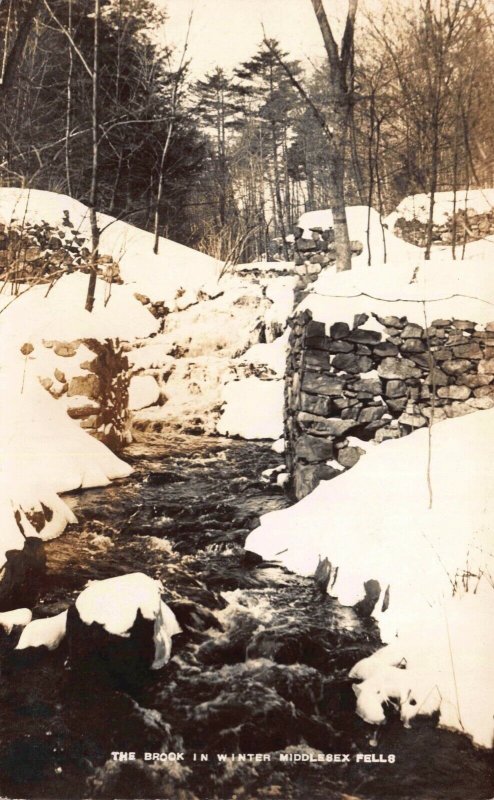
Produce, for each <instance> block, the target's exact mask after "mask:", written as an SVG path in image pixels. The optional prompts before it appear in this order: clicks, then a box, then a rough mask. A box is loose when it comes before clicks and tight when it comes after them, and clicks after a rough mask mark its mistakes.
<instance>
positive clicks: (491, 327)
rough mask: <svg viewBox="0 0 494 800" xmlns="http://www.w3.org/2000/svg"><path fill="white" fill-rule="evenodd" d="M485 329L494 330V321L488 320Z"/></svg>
mask: <svg viewBox="0 0 494 800" xmlns="http://www.w3.org/2000/svg"><path fill="white" fill-rule="evenodd" d="M485 329H486V331H494V322H488V323H487V325H486V326H485Z"/></svg>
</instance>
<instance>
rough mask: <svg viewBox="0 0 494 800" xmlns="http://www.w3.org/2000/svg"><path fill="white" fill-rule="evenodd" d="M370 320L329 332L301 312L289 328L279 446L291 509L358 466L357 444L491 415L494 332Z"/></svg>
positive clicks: (451, 324)
mask: <svg viewBox="0 0 494 800" xmlns="http://www.w3.org/2000/svg"><path fill="white" fill-rule="evenodd" d="M372 317H373V318H374V325H373V324H372V322H373V319H372ZM372 317H371V318H369V316H368V315H367V314H365V313H362V314H358V315H356V316H355V319H354V322H353V326H351V327H350V326H349V325H348V324H347V323H344V322H335V323H334V324H333V325H331V326H330V328H329V331H327V330H326V326H325V324H324V323H322V322H317V321H315V320H313V319H312V314H311V312H310V311H307V310H306V311H303V312H299V313H298V314H297V315H296V316H295V317H293V318H292V319H291V320H290V327H291V332H290V346H289V355H288V360H287V372H286V384H285V441H286V457H287V467H288V470H289V473H290V476H291V487H292V492H293V495H294V496H295V498H296V499H300V498H302V497H304V496H305V495H306V494H308V493H309V492H311V491H312V490H313V489H314V488H315V487H316V486H317V484H318V483H319V481H320V480H328V479H330V478H333V477H335V476H336V475H338V474H341V472H342V471H343V470H346V469H350V468H351V467H352V466H354V465H355V464H356V463H357V461H358V460H359V458H360V456H361V455H362V454H363V453H364V450H363V449H362V448H361V447H359V446H358V442H355V439H357V440H358V439H360V440H363V441H369V440H373V441H375V442H376V443H381V442H383V441H385V440H386V439H395V438H400V437H401V436H406V435H407V434H409V433H411V432H412V431H413V430H415V429H417V428H421V427H423V426H426V425H429V424H431V423H432V422H438V421H440V420H443V419H446V418H448V417H456V416H462V415H464V414H469V413H471V412H473V411H475V410H479V409H486V408H491V407H493V406H494V322H492V323H489V324H487V325H486V326H485V327H483V328H482V329H481V326H479V325H476V323H475V322H473V321H470V320H457V319H452V320H447V319H435V320H432V322H431V323H430V324H429V326H428V327H425V326H422V325H418V324H416V323H413V322H409V321H408V319H407V318H406V317H399V318H398V317H394V316H387V317H379V316H377V315H376V314H373V315H372ZM364 325H365V327H362V326H364ZM348 437H355V439H353V438H352V441H351V442H349V440H348Z"/></svg>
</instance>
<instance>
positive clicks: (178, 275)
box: [0, 188, 220, 565]
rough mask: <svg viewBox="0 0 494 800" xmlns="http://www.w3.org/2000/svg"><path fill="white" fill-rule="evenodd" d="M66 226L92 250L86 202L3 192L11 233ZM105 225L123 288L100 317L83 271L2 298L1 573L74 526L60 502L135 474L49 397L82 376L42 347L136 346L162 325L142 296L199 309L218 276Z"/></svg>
mask: <svg viewBox="0 0 494 800" xmlns="http://www.w3.org/2000/svg"><path fill="white" fill-rule="evenodd" d="M64 217H65V218H67V217H68V218H70V222H71V227H72V228H73V229H75V230H77V231H78V235H79V236H81V237H82V239H83V240H84V242H85V244H86V245H87V246H88V247H90V226H89V214H88V209H87V207H86V206H84V205H83V204H82V203H79V202H77V201H75V200H72V199H71V198H69V197H67V196H65V195H58V194H55V193H52V192H43V191H36V190H30V191H28V190H19V189H11V188H2V189H1V190H0V222H2V223H4V224H6V225H7V227H8V226H10V225H11V224H14V225H16V226H17V227H21V228H22V227H23V226H24V225H26V224H28V223H29V224H33V223H36V222H37V223H41V222H42V221H46V222H47V223H49V224H50V225H52V226H54V228H56V229H58V228H60V226H61V224H62V219H63V218H64ZM99 224H100V227H101V229H102V235H101V243H100V252H101V253H103V254H108V255H112V256H113V257H114V258H115V260H116V261H118V263H119V266H120V274H121V276H122V277H123V280H124V283H123V285H113V286H111V287H110V286H109V284H108V283H106V282H104V281H102V280H100V279H98V280H97V285H96V293H95V304H94V310H93V312H92V313H91V314H90V313H88V312H87V311H85V309H84V301H85V296H86V291H87V283H88V276H87V275H85V274H82V273H80V272H74V273H72V274H67V275H64V276H62V277H61V278H59V279H58V280H57V281H56V282H55V283H54V285H53V286H49V285H48V284H43V285H37V286H32V287H30V288H29V289H27V287H25V286H20V287H18V289H19V293H18V294H17V295H15V294H14V293H13V289H12V287H11V286H10V284H8V283H7V284H5V285H4V286H3V290H2V293H1V294H0V335H1V338H2V342H3V344H2V353H1V356H0V397H1V404H2V414H1V418H0V443H1V450H2V463H1V467H0V517H1V522H2V525H1V536H0V565H1V564H2V563H4V561H5V552H6V551H7V550H9V549H22V547H23V544H24V537H25V536H26V535H29V536H38V535H39V536H41V537H42V538H45V539H46V538H51V537H53V536H57V535H59V534H60V533H61V532H62V531H63V530H64V528H65V526H66V524H67V522H70V521H74V516H73V513H72V512H71V510H70V509H69V508H68V506H67V505H66V504H65V503H64V502H63V500H61V499H60V497H59V496H58V495H59V494H60V493H63V492H67V491H69V490H73V489H78V488H89V487H93V486H101V485H106V484H107V483H109V481H110V480H113V479H115V478H120V477H124V476H127V475H128V474H129V473H130V472H131V468H130V467H129V466H128V465H127V464H125V463H124V462H123V461H121V460H120V459H118V458H117V457H116V456H114V455H113V454H112V453H111V452H110V450H108V448H106V447H105V446H104V445H103V444H101V443H100V442H98V441H96V440H95V439H94V438H92V437H91V436H89V434H87V433H86V432H85V431H83V430H82V429H81V428H80V427H79V425H78V424H77V423H76V422H75V421H73V420H72V419H69V418H68V417H67V415H66V413H65V404H64V402H63V401H62V402H61V401H56V400H54V399H53V398H52V397H51V396H50V395H49V394H48V393H47V392H46V391H45V390H44V389H43V388H42V386H41V384H40V379H41V378H43V377H44V376H46V375H47V374H49V373H50V372H51V373H53V370H54V369H56V368H58V369H59V370H60V372H61V373H62V372H63V374H64V380H66V379H70V378H71V377H72V375H71V374H70V373H69V372H68V370H71V369H73V366H72V365H70V364H69V362H70V359H67V358H63V357H62V356H58V355H57V353H55V352H54V351H53V350H52V349H47V347H44V346H43V342H46V341H53V340H59V341H61V342H68V343H70V342H73V341H75V340H78V339H84V338H90V339H96V340H98V341H104V340H105V339H107V338H119V339H123V340H126V341H129V342H132V341H134V340H135V339H137V338H139V339H143V338H145V337H148V336H150V335H152V334H153V335H154V334H155V333H156V331H157V330H158V328H159V321H158V320H157V319H155V317H154V316H153V315H152V314H151V313H150V312H149V310H148V309H147V308H146V307H144V306H143V305H142V304H141V303H140V302H139V301H138V300H137V299H136V298H135V296H134V295H135V293H136V292H138V293H141V294H146V295H147V296H149V297H151V298H159V299H160V300H164V301H165V302H166V303H167V305H168V306H169V307H170V308H174V307H177V306H183V305H184V304H185V303H187V302H188V303H190V302H197V299H198V297H199V296H200V293H201V292H202V291H203V288H204V286H205V285H206V284H207V283H211V282H214V281H215V280H216V277H217V275H218V272H219V268H220V264H219V262H217V261H216V260H215V259H211V258H209V257H208V256H204V255H202V254H199V253H196V252H195V251H193V250H190V249H189V248H186V247H183V246H181V245H179V244H176V243H175V242H171V241H169V240H166V239H161V240H160V252H159V255H154V254H153V252H152V244H153V237H152V235H151V234H149V233H147V232H145V231H142V230H140V229H138V228H135V227H134V226H132V225H129V224H127V223H125V222H121V221H115V220H114V219H113V218H111V217H106V216H105V215H99ZM21 348H22V350H21ZM83 350H84V348H82V347H81V353H82V352H83ZM87 355H88V358H89V357H94V354H93V353H90V352H89V351H88V353H87ZM85 402H87V400H86V401H85ZM33 511H38V512H41V514H42V516H43V517H44V518H45V524H44V527H43V529H42V530H41V532H37V530H36V529H35V526H34V524H33V517H32V515H31V513H30V512H33Z"/></svg>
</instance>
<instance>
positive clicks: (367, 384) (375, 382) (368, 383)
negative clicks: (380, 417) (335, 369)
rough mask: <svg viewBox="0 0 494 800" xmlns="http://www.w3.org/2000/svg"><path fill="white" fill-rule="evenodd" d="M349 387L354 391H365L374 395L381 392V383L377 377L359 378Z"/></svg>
mask: <svg viewBox="0 0 494 800" xmlns="http://www.w3.org/2000/svg"><path fill="white" fill-rule="evenodd" d="M351 389H352V391H354V392H367V393H368V394H370V395H372V397H375V396H376V395H380V394H381V392H382V384H381V381H380V380H379V378H361V379H360V380H358V381H355V383H352V384H351Z"/></svg>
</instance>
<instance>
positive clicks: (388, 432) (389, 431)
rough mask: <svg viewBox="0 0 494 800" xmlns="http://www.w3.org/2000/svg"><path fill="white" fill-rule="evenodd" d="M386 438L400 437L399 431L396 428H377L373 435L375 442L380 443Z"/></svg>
mask: <svg viewBox="0 0 494 800" xmlns="http://www.w3.org/2000/svg"><path fill="white" fill-rule="evenodd" d="M388 439H401V433H400V431H399V430H398V428H379V430H378V431H376V435H375V436H374V441H375V442H376V443H377V444H382V443H383V442H386V441H387V440H388Z"/></svg>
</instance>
